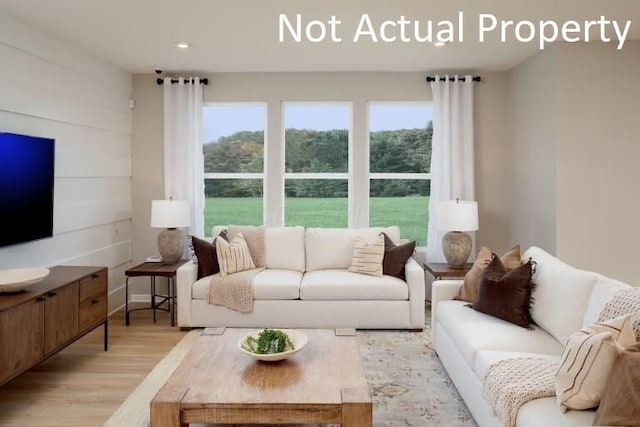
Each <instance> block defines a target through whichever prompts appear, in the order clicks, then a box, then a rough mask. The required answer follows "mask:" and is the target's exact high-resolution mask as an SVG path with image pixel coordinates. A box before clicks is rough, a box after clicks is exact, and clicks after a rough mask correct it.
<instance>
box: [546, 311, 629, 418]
mask: <svg viewBox="0 0 640 427" xmlns="http://www.w3.org/2000/svg"><path fill="white" fill-rule="evenodd" d="M635 341H636V339H635V336H634V333H633V328H632V327H631V322H630V320H629V315H625V316H621V317H616V318H615V319H611V320H609V321H607V322H604V323H596V324H595V325H590V326H585V327H584V328H582V329H581V330H580V331H579V332H576V333H575V334H573V335H571V336H570V337H569V338H568V339H567V344H566V346H565V348H564V352H563V353H562V359H561V361H560V367H559V368H558V372H557V373H556V396H557V400H558V404H559V405H560V407H561V409H562V412H566V411H567V409H589V408H595V407H596V406H598V405H599V404H600V398H601V397H602V393H603V392H604V390H605V388H606V385H607V381H608V380H609V374H611V370H612V369H613V365H614V364H615V362H616V359H617V358H618V354H619V353H620V352H621V351H622V350H623V349H624V347H628V346H631V345H633V344H634V343H635Z"/></svg>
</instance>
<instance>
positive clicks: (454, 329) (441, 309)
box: [431, 247, 629, 427]
mask: <svg viewBox="0 0 640 427" xmlns="http://www.w3.org/2000/svg"><path fill="white" fill-rule="evenodd" d="M529 258H532V259H533V260H534V261H536V263H537V266H536V272H535V274H534V276H533V282H534V283H536V288H535V289H534V291H533V294H532V297H533V301H532V306H531V308H532V310H531V315H532V318H533V320H534V322H535V323H536V325H534V327H533V329H531V330H527V329H524V328H522V327H519V326H516V325H514V324H511V323H508V322H505V321H503V320H500V319H497V318H494V317H491V316H489V315H486V314H483V313H480V312H477V311H475V310H473V309H472V308H470V307H466V306H465V305H467V303H466V302H464V301H456V300H454V299H453V298H454V297H455V296H456V294H457V293H458V289H459V288H460V286H461V285H462V281H461V280H440V281H435V282H434V283H433V290H432V302H431V304H432V323H431V327H432V335H433V345H434V349H435V351H436V352H437V354H438V356H439V357H440V360H441V361H442V364H443V365H444V367H445V368H446V370H447V372H448V373H449V376H450V377H451V379H452V380H453V382H454V384H455V385H456V387H457V389H458V391H459V392H460V395H461V396H462V398H463V399H464V401H465V403H466V404H467V407H468V408H469V410H470V411H471V414H472V415H473V417H474V418H475V419H476V421H477V423H478V424H479V425H480V426H482V427H485V426H501V425H502V423H501V422H500V419H499V418H498V417H496V416H495V415H494V414H493V411H492V408H491V406H490V405H489V403H488V402H487V401H486V400H485V399H484V398H483V396H482V386H483V379H484V374H485V372H486V371H487V368H488V367H489V366H490V365H491V364H492V363H494V362H497V361H499V360H501V359H505V358H510V357H518V356H527V355H531V354H535V355H542V357H548V358H552V359H556V360H559V359H560V356H561V354H562V351H563V348H564V343H565V341H566V339H567V337H568V336H569V335H571V334H572V333H574V332H577V331H578V330H580V328H582V326H583V325H589V324H592V323H594V322H595V321H596V320H597V317H598V315H599V313H600V311H601V310H602V309H603V308H604V306H605V304H606V303H607V301H608V300H609V299H610V298H611V297H612V296H613V295H614V294H615V293H616V292H618V291H620V290H622V289H627V288H629V285H627V284H624V283H622V282H619V281H616V280H613V279H610V278H608V277H605V276H602V275H600V274H597V273H594V272H589V271H584V270H579V269H576V268H573V267H571V266H569V265H567V264H565V263H563V262H562V261H560V260H559V259H557V258H555V257H553V256H552V255H550V254H548V253H547V252H545V251H544V250H542V249H540V248H536V247H531V248H529V249H528V250H527V251H526V252H525V253H524V254H523V256H522V259H523V261H525V260H527V259H529ZM594 415H595V410H587V411H573V410H571V411H568V412H567V413H564V414H563V413H562V412H561V411H560V407H559V405H558V404H557V403H556V398H555V397H547V398H542V399H536V400H533V401H530V402H528V403H526V404H525V405H523V406H522V407H521V408H520V410H519V412H518V416H517V420H516V425H517V426H521V427H529V426H531V427H533V426H554V427H560V426H582V425H591V424H592V421H593V418H594Z"/></svg>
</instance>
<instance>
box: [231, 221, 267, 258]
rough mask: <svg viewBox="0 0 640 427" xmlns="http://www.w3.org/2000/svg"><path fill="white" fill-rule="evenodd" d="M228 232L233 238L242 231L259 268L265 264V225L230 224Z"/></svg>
mask: <svg viewBox="0 0 640 427" xmlns="http://www.w3.org/2000/svg"><path fill="white" fill-rule="evenodd" d="M227 233H228V236H229V240H233V238H234V237H236V235H238V234H240V233H242V237H243V238H244V240H245V242H247V247H248V248H249V253H250V254H251V260H252V261H253V263H254V264H255V266H256V267H258V268H260V267H264V266H265V245H264V226H254V225H230V226H229V229H228V231H227Z"/></svg>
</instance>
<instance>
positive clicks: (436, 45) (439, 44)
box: [433, 42, 445, 47]
mask: <svg viewBox="0 0 640 427" xmlns="http://www.w3.org/2000/svg"><path fill="white" fill-rule="evenodd" d="M433 45H434V46H435V47H442V46H444V45H445V43H444V42H434V43H433Z"/></svg>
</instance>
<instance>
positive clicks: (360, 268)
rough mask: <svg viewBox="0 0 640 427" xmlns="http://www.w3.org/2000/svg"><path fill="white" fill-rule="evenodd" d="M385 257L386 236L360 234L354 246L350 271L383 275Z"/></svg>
mask: <svg viewBox="0 0 640 427" xmlns="http://www.w3.org/2000/svg"><path fill="white" fill-rule="evenodd" d="M383 258H384V237H383V236H382V234H380V235H378V236H359V237H358V238H357V239H356V242H355V244H354V246H353V258H352V259H351V266H350V267H349V271H352V272H354V273H361V274H369V275H371V276H382V259H383Z"/></svg>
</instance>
